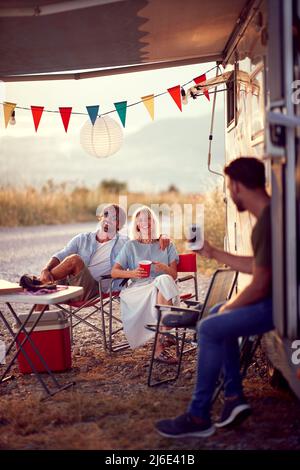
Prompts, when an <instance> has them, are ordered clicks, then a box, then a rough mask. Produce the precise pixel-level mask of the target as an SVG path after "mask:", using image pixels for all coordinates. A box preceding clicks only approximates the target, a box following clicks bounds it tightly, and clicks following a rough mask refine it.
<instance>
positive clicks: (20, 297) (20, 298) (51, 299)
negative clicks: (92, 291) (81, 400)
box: [0, 286, 83, 396]
mask: <svg viewBox="0 0 300 470" xmlns="http://www.w3.org/2000/svg"><path fill="white" fill-rule="evenodd" d="M82 292H83V288H82V287H73V286H69V287H63V288H62V290H57V291H54V292H52V293H46V294H40V293H38V294H32V293H29V292H18V293H14V294H1V295H0V303H5V304H6V305H7V307H8V309H9V310H10V312H11V314H12V316H13V318H14V320H15V322H16V325H17V326H18V331H16V332H15V331H14V330H13V328H12V326H11V325H10V323H9V321H8V320H7V318H6V315H5V312H4V311H3V310H2V309H1V308H0V319H1V320H2V321H3V323H4V325H5V327H6V329H7V330H8V332H9V333H10V335H11V336H12V338H13V339H12V341H11V343H10V344H9V346H8V347H7V348H6V354H5V356H6V357H7V356H8V355H9V353H10V351H11V350H12V348H13V346H14V345H16V347H17V351H16V352H15V353H14V354H13V356H12V358H11V359H10V361H9V362H8V364H7V365H5V371H4V372H3V373H2V374H1V376H0V384H1V383H2V382H5V381H6V380H7V379H8V377H7V374H8V372H9V371H10V369H11V367H12V366H13V364H14V362H15V361H16V359H17V357H18V355H19V354H20V352H21V351H22V354H23V355H24V357H25V359H26V361H27V362H28V364H29V366H30V367H31V369H32V371H33V373H34V374H35V376H36V378H37V380H38V381H39V383H40V384H41V386H42V387H43V389H44V391H45V392H46V394H47V396H52V395H54V394H55V393H57V392H59V391H61V390H65V389H66V388H69V387H71V386H72V385H73V382H71V383H68V384H65V385H60V384H59V382H58V380H57V379H56V377H55V375H54V374H53V372H52V371H51V370H50V369H49V367H48V365H47V363H46V361H45V359H44V358H43V356H42V354H41V353H40V351H39V350H38V348H37V347H36V345H35V344H34V342H33V340H32V337H31V336H30V335H31V333H32V332H33V330H34V328H35V327H36V326H37V324H38V323H39V321H40V319H41V317H42V315H43V313H44V312H45V310H46V308H47V306H48V305H56V304H61V303H62V302H66V301H69V300H71V299H74V298H76V297H78V296H79V295H81V294H82ZM14 304H27V305H28V306H29V312H28V316H27V317H26V320H25V322H24V323H21V322H20V319H19V318H18V315H17V312H16V306H14V307H13V305H14ZM37 305H43V306H44V307H43V308H42V310H41V311H40V313H39V314H38V315H37V317H36V320H35V321H34V322H33V324H32V326H31V327H30V329H29V328H26V325H28V323H29V321H30V318H31V316H32V314H33V312H34V311H35V309H36V306H37ZM20 333H23V335H24V336H23V339H22V341H21V342H20V341H18V337H19V335H20ZM27 341H28V342H29V343H30V345H31V348H32V349H33V350H34V353H35V354H36V355H37V356H38V358H39V360H40V361H41V363H42V364H43V366H44V368H45V372H47V374H48V375H49V377H50V379H51V380H52V382H53V387H52V389H50V388H49V387H48V385H47V383H46V382H45V380H44V378H43V376H42V374H40V373H39V372H38V370H37V369H36V367H35V365H34V364H33V363H32V360H31V359H30V357H29V356H28V354H27V353H26V351H25V350H24V344H25V343H26V342H27Z"/></svg>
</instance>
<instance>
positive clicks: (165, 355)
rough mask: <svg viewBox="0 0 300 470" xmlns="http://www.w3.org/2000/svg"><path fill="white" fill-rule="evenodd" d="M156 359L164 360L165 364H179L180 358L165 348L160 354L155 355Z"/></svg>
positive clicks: (158, 360)
mask: <svg viewBox="0 0 300 470" xmlns="http://www.w3.org/2000/svg"><path fill="white" fill-rule="evenodd" d="M154 359H155V361H157V362H162V363H164V364H178V359H177V358H176V357H174V356H172V354H171V353H170V352H169V351H168V350H167V349H164V350H163V351H161V352H160V353H159V355H158V356H156V357H154Z"/></svg>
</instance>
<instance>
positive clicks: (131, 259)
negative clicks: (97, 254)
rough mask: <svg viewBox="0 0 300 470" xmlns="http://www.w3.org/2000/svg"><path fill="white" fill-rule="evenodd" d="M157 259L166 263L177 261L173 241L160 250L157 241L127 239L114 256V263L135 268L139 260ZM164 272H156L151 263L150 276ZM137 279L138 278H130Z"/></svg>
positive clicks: (131, 268) (126, 267)
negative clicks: (143, 241)
mask: <svg viewBox="0 0 300 470" xmlns="http://www.w3.org/2000/svg"><path fill="white" fill-rule="evenodd" d="M143 260H149V261H159V262H160V263H165V264H167V265H169V264H171V263H172V261H176V263H178V261H179V257H178V254H177V250H176V248H175V246H174V245H173V243H170V245H169V246H168V248H166V249H165V250H160V248H159V242H158V241H157V242H154V243H149V244H146V243H140V242H139V241H137V240H129V241H128V242H127V243H125V245H124V246H123V248H122V249H121V251H120V253H119V254H118V256H117V258H116V263H118V264H120V265H121V266H122V268H123V269H129V270H133V269H136V268H137V267H138V265H139V262H140V261H143ZM161 274H164V273H163V272H162V271H159V272H156V271H155V266H154V265H151V271H150V277H152V278H154V277H157V276H160V275H161ZM132 280H133V281H138V280H140V279H132Z"/></svg>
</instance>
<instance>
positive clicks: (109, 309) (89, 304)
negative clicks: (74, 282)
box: [58, 275, 129, 352]
mask: <svg viewBox="0 0 300 470" xmlns="http://www.w3.org/2000/svg"><path fill="white" fill-rule="evenodd" d="M104 280H109V290H108V292H105V293H104V292H103V281H104ZM112 281H113V280H112V278H111V276H110V275H107V276H102V277H101V278H100V280H99V295H96V296H95V297H93V298H91V299H89V300H82V301H71V302H68V303H66V304H64V305H63V304H59V305H58V307H59V308H60V309H61V310H63V311H64V312H65V313H66V314H67V315H68V317H69V319H70V327H71V328H70V329H71V339H72V342H73V330H74V328H75V327H77V326H78V325H80V324H81V323H84V324H85V325H86V326H87V327H89V328H91V329H93V330H94V331H96V332H97V333H100V335H101V336H102V339H103V346H104V349H105V350H106V351H108V352H115V351H120V350H122V349H125V348H128V347H129V345H128V343H127V342H125V341H121V342H117V341H116V340H115V338H116V335H117V333H119V332H120V331H121V330H122V329H123V328H122V327H121V326H119V328H117V329H115V328H114V326H113V320H114V321H115V322H117V323H118V324H119V325H120V324H121V323H122V321H121V319H120V317H119V315H118V312H113V306H114V304H119V295H120V291H113V290H112V287H113V286H112ZM125 283H126V280H124V284H125ZM122 284H123V283H121V285H122ZM99 320H100V322H101V323H100V325H101V326H98V322H99Z"/></svg>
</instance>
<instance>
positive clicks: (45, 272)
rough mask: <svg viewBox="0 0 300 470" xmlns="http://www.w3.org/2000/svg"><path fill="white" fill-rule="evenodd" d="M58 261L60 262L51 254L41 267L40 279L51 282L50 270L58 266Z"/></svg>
mask: <svg viewBox="0 0 300 470" xmlns="http://www.w3.org/2000/svg"><path fill="white" fill-rule="evenodd" d="M59 263H60V261H59V259H58V258H55V256H53V257H52V258H51V259H50V260H49V261H48V263H47V264H46V266H45V267H44V268H43V269H42V271H41V274H40V280H41V281H42V282H44V283H47V282H52V281H53V276H52V274H51V271H52V269H53V268H55V267H56V266H58V265H59Z"/></svg>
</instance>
